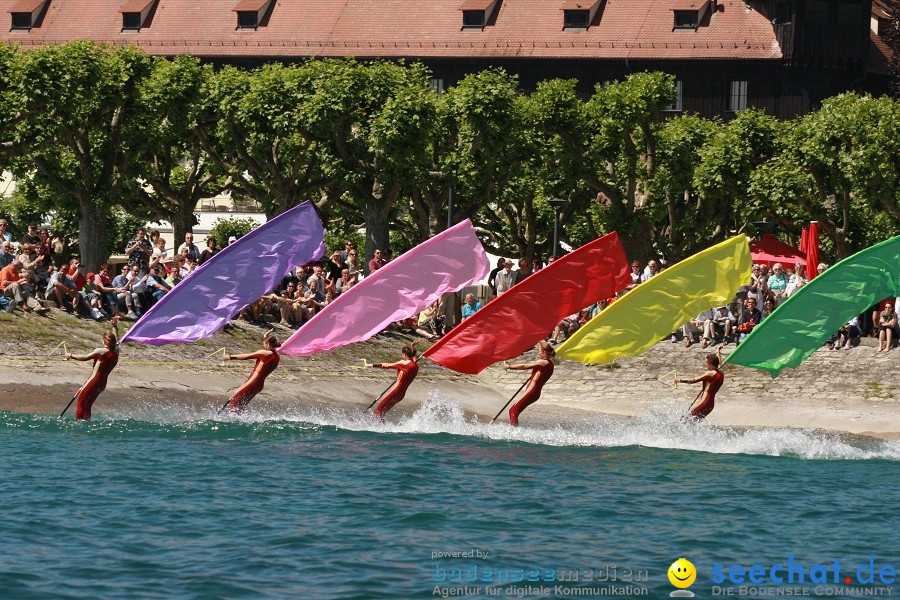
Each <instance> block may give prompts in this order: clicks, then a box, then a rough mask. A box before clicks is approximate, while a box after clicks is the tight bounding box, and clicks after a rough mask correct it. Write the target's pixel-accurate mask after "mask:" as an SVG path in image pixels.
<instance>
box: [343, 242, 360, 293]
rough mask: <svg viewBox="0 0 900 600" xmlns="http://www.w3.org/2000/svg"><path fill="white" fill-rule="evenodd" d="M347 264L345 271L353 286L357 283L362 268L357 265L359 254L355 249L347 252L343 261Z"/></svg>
mask: <svg viewBox="0 0 900 600" xmlns="http://www.w3.org/2000/svg"><path fill="white" fill-rule="evenodd" d="M344 262H346V263H347V269H348V270H349V271H350V278H351V280H352V281H353V285H356V284H357V283H359V277H360V275H361V273H362V268H361V267H360V265H359V254H358V253H357V251H356V248H352V249H351V250H349V251H348V252H347V258H346V259H345V260H344Z"/></svg>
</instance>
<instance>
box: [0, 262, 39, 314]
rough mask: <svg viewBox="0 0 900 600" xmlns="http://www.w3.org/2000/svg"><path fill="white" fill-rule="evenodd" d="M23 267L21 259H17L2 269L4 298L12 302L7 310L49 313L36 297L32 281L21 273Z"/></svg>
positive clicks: (0, 277)
mask: <svg viewBox="0 0 900 600" xmlns="http://www.w3.org/2000/svg"><path fill="white" fill-rule="evenodd" d="M21 266H22V263H21V262H20V261H19V259H15V260H13V261H12V262H11V263H9V264H8V265H6V266H5V267H3V268H2V269H0V291H2V292H3V297H4V298H6V299H7V300H10V307H8V308H7V310H11V308H19V309H20V310H22V311H24V312H29V311H32V310H33V311H34V312H36V313H37V314H43V313H45V312H47V309H46V308H44V307H43V306H41V304H40V302H38V301H37V299H36V298H35V297H34V288H33V286H32V280H31V278H29V277H28V276H27V275H26V274H25V273H22V272H20V270H19V269H20V268H21Z"/></svg>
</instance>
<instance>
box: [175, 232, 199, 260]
mask: <svg viewBox="0 0 900 600" xmlns="http://www.w3.org/2000/svg"><path fill="white" fill-rule="evenodd" d="M176 254H179V255H182V256H183V255H187V256H190V257H191V258H192V259H193V260H194V261H197V260H200V249H199V248H198V247H197V246H195V245H194V234H193V233H191V232H190V231H189V232H187V233H185V234H184V243H183V244H181V245H180V246H178V251H177V252H176Z"/></svg>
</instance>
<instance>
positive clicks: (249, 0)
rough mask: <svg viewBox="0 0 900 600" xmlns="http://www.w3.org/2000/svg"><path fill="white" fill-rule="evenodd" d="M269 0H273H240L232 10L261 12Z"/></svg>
mask: <svg viewBox="0 0 900 600" xmlns="http://www.w3.org/2000/svg"><path fill="white" fill-rule="evenodd" d="M269 2H271V0H241V1H240V2H238V5H237V6H235V7H234V8H232V9H231V10H232V11H233V12H244V11H247V12H259V11H261V10H262V9H263V7H264V6H265V5H266V4H268V3H269Z"/></svg>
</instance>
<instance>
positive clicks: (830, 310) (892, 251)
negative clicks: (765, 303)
mask: <svg viewBox="0 0 900 600" xmlns="http://www.w3.org/2000/svg"><path fill="white" fill-rule="evenodd" d="M898 293H900V236H897V237H895V238H891V239H889V240H885V241H883V242H881V243H880V244H876V245H874V246H872V247H871V248H866V249H865V250H863V251H861V252H857V253H856V254H854V255H853V256H851V257H849V258H846V259H844V260H842V261H841V262H839V263H838V264H836V265H834V266H833V267H831V268H830V269H828V270H827V271H825V272H824V273H822V274H821V275H819V276H818V277H816V278H815V279H813V280H812V281H810V282H809V283H808V284H806V285H805V286H803V287H802V288H800V289H799V290H797V292H796V293H795V294H793V295H792V296H791V297H790V298H788V299H787V300H785V301H784V302H782V303H781V306H779V307H778V308H777V309H775V311H774V312H773V313H772V314H771V315H769V316H768V317H767V318H766V319H765V320H764V321H763V322H762V323H760V324H759V325H757V326H756V327H755V328H754V329H753V331H752V332H750V335H748V336H747V337H746V338H745V339H744V341H743V342H741V343H740V344H739V345H738V347H737V349H736V350H735V351H734V352H732V353H731V354H730V355H729V356H728V358H726V359H725V362H729V363H732V364H735V365H743V366H745V367H753V368H755V369H763V370H764V371H768V372H769V374H770V375H772V378H775V377H777V376H778V374H779V373H780V372H781V370H782V369H783V368H785V367H791V368H797V367H798V366H800V363H802V362H803V361H804V360H806V359H807V358H809V357H810V356H811V355H812V353H813V352H815V351H816V350H817V349H819V348H820V347H821V346H822V345H823V344H824V343H825V341H826V340H827V339H828V338H829V337H831V336H832V335H833V334H834V333H835V332H836V331H837V330H838V329H840V328H841V327H842V326H843V325H844V324H845V323H847V321H849V320H850V319H852V318H853V317H855V316H856V315H858V314H859V313H861V312H862V311H864V310H866V309H867V308H869V307H870V306H872V305H873V304H875V303H877V302H880V301H881V300H883V299H885V298H888V297H891V296H896V295H897V294H898Z"/></svg>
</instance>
